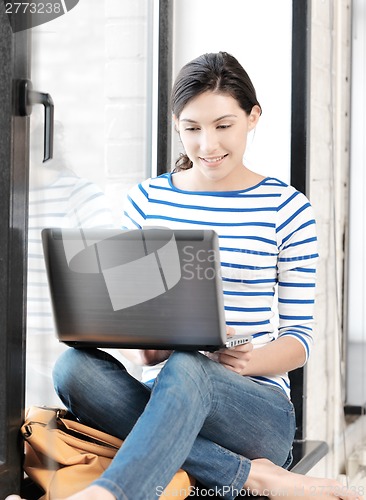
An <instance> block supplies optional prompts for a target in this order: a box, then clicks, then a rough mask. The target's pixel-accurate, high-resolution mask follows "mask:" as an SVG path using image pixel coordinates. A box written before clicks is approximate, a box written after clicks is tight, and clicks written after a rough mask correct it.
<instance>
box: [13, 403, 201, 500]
mask: <svg viewBox="0 0 366 500" xmlns="http://www.w3.org/2000/svg"><path fill="white" fill-rule="evenodd" d="M21 433H22V435H23V438H24V441H25V445H24V446H25V460H24V470H25V472H26V474H27V475H28V476H29V477H30V478H31V479H32V481H34V482H35V483H36V484H37V485H39V486H40V487H41V488H42V489H43V490H44V492H45V494H44V495H43V496H42V499H41V500H54V499H59V498H60V499H61V498H65V497H67V496H69V495H72V494H74V493H76V492H78V491H80V490H82V489H83V488H85V487H86V486H88V485H89V484H90V483H91V482H92V481H94V480H95V479H96V478H98V477H99V476H100V475H101V474H102V473H103V471H104V470H105V469H106V468H107V467H108V465H109V464H110V462H111V461H112V458H113V457H114V455H115V454H116V453H117V451H118V449H119V448H120V447H121V446H122V444H123V441H121V440H120V439H118V438H116V437H113V436H111V435H109V434H106V433H104V432H101V431H98V430H96V429H93V428H91V427H88V426H86V425H83V424H81V423H80V422H77V421H76V420H75V419H73V418H72V417H71V418H70V414H68V413H67V411H66V410H64V409H59V408H46V407H37V406H31V407H30V408H28V409H27V410H26V416H25V422H24V424H23V426H22V428H21ZM142 479H143V478H142ZM193 484H194V480H193V479H192V478H191V477H190V476H189V475H188V474H187V473H186V472H185V471H183V470H181V469H180V470H179V471H178V472H177V474H176V475H175V476H174V477H173V479H172V481H171V482H170V483H169V485H168V486H167V487H166V489H165V491H164V493H163V495H162V496H163V498H186V497H187V496H188V495H189V493H190V487H191V486H193ZM157 486H158V485H157ZM136 488H138V485H136Z"/></svg>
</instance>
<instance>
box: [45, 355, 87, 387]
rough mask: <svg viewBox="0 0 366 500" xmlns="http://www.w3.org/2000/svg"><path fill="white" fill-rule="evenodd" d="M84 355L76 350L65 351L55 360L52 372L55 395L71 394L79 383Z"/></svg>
mask: <svg viewBox="0 0 366 500" xmlns="http://www.w3.org/2000/svg"><path fill="white" fill-rule="evenodd" d="M84 357H85V353H84V352H83V351H81V350H78V349H73V348H70V349H67V350H66V351H65V352H63V353H62V354H61V356H60V357H59V358H58V359H57V361H56V363H55V365H54V368H53V371H52V378H53V384H54V387H55V390H56V392H57V394H58V395H59V396H60V395H61V394H65V393H70V392H73V389H75V386H76V385H77V384H79V383H80V382H81V379H82V376H83V372H84V371H85V369H86V363H85V360H84V359H83V358H84Z"/></svg>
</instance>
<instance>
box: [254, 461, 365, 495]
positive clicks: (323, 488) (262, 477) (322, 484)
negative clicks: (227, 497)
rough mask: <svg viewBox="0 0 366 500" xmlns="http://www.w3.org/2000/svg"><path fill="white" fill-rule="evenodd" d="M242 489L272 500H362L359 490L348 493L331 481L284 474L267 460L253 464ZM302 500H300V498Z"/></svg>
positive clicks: (288, 473) (345, 489)
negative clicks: (282, 498)
mask: <svg viewBox="0 0 366 500" xmlns="http://www.w3.org/2000/svg"><path fill="white" fill-rule="evenodd" d="M244 488H247V489H248V490H250V492H251V493H252V494H255V495H264V496H268V497H269V498H271V499H276V497H286V500H316V499H323V500H325V499H329V500H335V499H337V498H340V499H342V500H363V491H362V490H361V488H357V487H354V488H353V487H352V488H350V489H348V488H347V487H345V486H343V485H342V484H341V483H340V482H338V481H335V480H333V479H321V478H315V477H309V476H303V475H302V474H296V473H294V472H290V471H287V470H285V469H282V467H278V466H277V465H274V464H273V463H272V462H270V461H269V460H267V459H264V458H260V459H257V460H253V461H252V466H251V470H250V474H249V477H248V480H247V482H246V483H245V485H244ZM299 497H301V498H299ZM277 500H278V499H277Z"/></svg>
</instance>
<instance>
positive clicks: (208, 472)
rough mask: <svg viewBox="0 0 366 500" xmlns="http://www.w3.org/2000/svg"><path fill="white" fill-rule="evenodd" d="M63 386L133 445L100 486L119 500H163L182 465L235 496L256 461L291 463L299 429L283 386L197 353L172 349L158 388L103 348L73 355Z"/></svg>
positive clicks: (78, 411) (89, 416) (91, 419)
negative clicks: (131, 372)
mask: <svg viewBox="0 0 366 500" xmlns="http://www.w3.org/2000/svg"><path fill="white" fill-rule="evenodd" d="M54 384H55V389H56V391H57V393H58V395H59V397H60V398H61V400H62V401H63V403H64V404H65V406H66V407H67V408H68V409H69V410H70V411H71V412H72V413H73V414H74V415H76V416H77V417H78V418H79V419H80V420H81V421H82V422H83V423H85V424H87V425H90V426H94V427H96V428H99V429H101V430H103V431H104V432H108V433H110V434H113V435H115V436H117V437H119V438H121V439H125V442H124V444H123V446H122V448H121V449H120V450H119V451H118V453H117V454H116V456H115V458H114V460H113V461H112V463H111V465H110V466H109V468H108V469H107V470H106V471H105V472H104V473H103V474H102V476H101V477H100V478H99V479H98V480H97V481H95V483H94V484H98V485H100V486H103V487H104V488H106V489H107V490H109V491H110V492H111V493H113V494H114V495H115V496H116V498H117V499H118V500H132V499H133V500H146V499H147V498H148V499H151V500H152V499H153V498H159V496H160V495H161V493H162V491H163V489H164V487H165V486H166V485H167V484H168V483H169V482H170V480H171V478H172V477H173V476H174V474H175V473H176V471H177V470H178V469H179V468H183V469H184V470H186V471H187V472H188V473H189V474H191V475H192V476H194V477H195V478H196V479H197V480H199V481H200V482H201V483H203V484H204V485H205V486H206V487H207V488H213V489H215V491H216V492H217V493H219V494H222V496H223V497H224V498H227V499H233V498H235V497H236V496H237V495H238V494H239V492H240V490H241V489H242V487H243V485H244V483H245V482H246V480H247V477H248V475H249V471H250V466H251V460H252V459H255V458H259V457H266V458H268V459H269V460H271V461H272V462H274V463H276V464H277V465H280V466H283V467H287V466H288V465H289V464H290V461H291V445H292V441H293V438H294V433H295V414H294V408H293V405H292V403H291V402H290V401H289V399H288V398H287V396H286V395H285V393H284V392H283V391H282V389H280V388H277V387H269V386H266V385H263V384H260V383H258V382H255V381H253V380H251V379H249V378H247V377H243V376H240V375H238V374H236V373H234V372H232V371H230V370H228V369H227V368H225V367H223V366H222V365H220V364H219V363H216V362H214V361H212V360H210V359H208V358H207V357H206V356H204V355H203V354H200V353H198V352H178V351H176V352H174V353H173V354H172V355H171V356H170V358H169V359H168V361H167V363H166V364H165V366H164V368H163V369H162V370H161V372H160V373H159V375H158V377H157V379H156V382H155V384H154V386H153V388H152V389H150V388H149V387H147V386H146V385H145V384H143V383H141V382H139V381H137V380H136V379H135V378H133V377H132V376H131V375H129V374H128V372H127V371H126V369H125V368H124V366H123V365H122V364H121V363H120V362H119V361H117V360H116V359H115V358H113V357H112V356H110V355H108V354H107V353H105V352H103V351H99V350H97V349H92V350H81V349H72V348H71V349H68V350H67V351H66V352H64V353H63V354H62V355H61V357H60V358H59V359H58V361H57V363H56V365H55V368H54Z"/></svg>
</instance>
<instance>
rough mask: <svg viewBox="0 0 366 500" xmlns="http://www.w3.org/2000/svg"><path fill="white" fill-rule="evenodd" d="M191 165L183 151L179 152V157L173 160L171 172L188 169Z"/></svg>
mask: <svg viewBox="0 0 366 500" xmlns="http://www.w3.org/2000/svg"><path fill="white" fill-rule="evenodd" d="M192 167H193V162H192V160H190V159H189V158H188V156H187V155H186V154H184V153H180V154H179V158H178V159H177V161H176V162H175V167H174V170H173V172H180V171H181V170H188V169H190V168H192Z"/></svg>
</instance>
